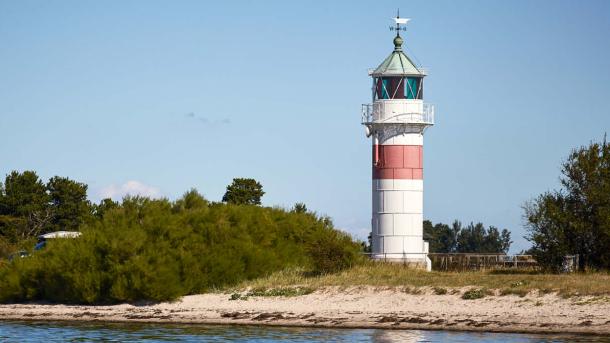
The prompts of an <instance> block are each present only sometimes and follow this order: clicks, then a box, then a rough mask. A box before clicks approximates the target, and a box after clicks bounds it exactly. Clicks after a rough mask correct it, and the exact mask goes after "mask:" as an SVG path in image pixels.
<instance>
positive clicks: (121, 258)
mask: <svg viewBox="0 0 610 343" xmlns="http://www.w3.org/2000/svg"><path fill="white" fill-rule="evenodd" d="M195 193H196V192H195ZM198 196H199V195H198V194H193V192H189V193H187V194H186V195H185V197H184V198H183V199H180V200H177V201H175V202H170V201H167V200H150V199H146V198H139V197H136V198H129V199H125V200H124V201H123V204H121V205H120V206H117V207H116V208H111V209H108V210H107V211H105V213H104V214H103V215H102V216H100V217H99V218H98V219H96V220H93V221H91V222H90V223H88V224H86V225H85V226H84V227H83V228H82V233H83V234H82V236H81V237H79V238H77V239H56V240H51V241H49V243H48V244H47V246H46V247H45V248H44V249H43V250H41V251H37V252H35V253H34V254H33V255H32V256H30V257H27V258H22V259H16V260H15V261H13V262H12V263H8V264H6V265H5V266H4V267H0V301H2V302H9V301H24V300H48V301H54V302H64V303H116V302H125V301H127V302H133V301H138V300H153V301H165V300H173V299H176V298H178V297H180V296H182V295H186V294H194V293H200V292H205V291H206V290H210V289H214V288H218V287H223V286H227V285H232V284H236V283H238V282H240V281H242V280H245V279H252V278H256V277H260V276H263V275H267V274H269V273H272V272H275V271H278V270H281V269H284V268H290V267H297V266H299V267H305V268H309V269H311V270H315V271H317V272H332V271H337V270H340V269H342V268H345V267H347V266H350V265H352V264H354V263H355V262H356V261H357V259H358V249H359V245H358V244H357V243H356V242H354V241H353V240H352V239H351V238H350V237H349V236H347V235H346V234H343V233H341V232H339V231H337V230H335V229H333V228H332V223H330V221H329V220H327V219H325V218H319V217H317V216H315V215H314V214H311V213H295V212H288V211H285V210H282V209H277V208H265V207H259V206H251V205H225V204H217V203H208V202H207V201H205V200H203V198H201V199H197V197H198ZM199 197H200V196H199Z"/></svg>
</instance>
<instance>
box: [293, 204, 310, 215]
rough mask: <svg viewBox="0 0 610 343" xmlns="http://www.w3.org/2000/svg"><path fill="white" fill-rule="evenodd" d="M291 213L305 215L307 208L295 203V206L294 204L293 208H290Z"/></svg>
mask: <svg viewBox="0 0 610 343" xmlns="http://www.w3.org/2000/svg"><path fill="white" fill-rule="evenodd" d="M292 212H296V213H307V206H306V205H305V204H304V203H302V202H297V203H296V204H294V207H293V208H292Z"/></svg>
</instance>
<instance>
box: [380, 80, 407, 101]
mask: <svg viewBox="0 0 610 343" xmlns="http://www.w3.org/2000/svg"><path fill="white" fill-rule="evenodd" d="M404 86H405V85H404V81H403V79H402V78H400V77H382V78H378V79H376V82H375V88H376V92H375V93H376V94H375V95H376V98H377V99H404V94H405V91H404Z"/></svg>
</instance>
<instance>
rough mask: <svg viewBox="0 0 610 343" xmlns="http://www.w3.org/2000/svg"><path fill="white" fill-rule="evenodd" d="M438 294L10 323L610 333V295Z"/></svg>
mask: <svg viewBox="0 0 610 343" xmlns="http://www.w3.org/2000/svg"><path fill="white" fill-rule="evenodd" d="M455 293H456V294H445V295H436V294H434V292H433V291H432V289H423V290H422V291H421V294H409V293H405V292H402V291H400V290H398V289H389V288H386V289H380V288H371V287H358V288H351V289H338V288H329V287H327V288H324V289H320V290H317V291H315V292H313V293H311V294H307V295H302V296H296V297H249V298H248V299H247V300H230V297H231V295H230V294H218V293H217V294H202V295H191V296H185V297H183V298H182V299H180V300H179V301H175V302H171V303H158V304H135V305H133V304H120V305H109V306H80V305H60V304H4V305H0V318H2V319H4V320H53V321H55V320H69V321H118V322H164V323H202V324H255V325H281V326H317V327H346V328H357V327H358V328H391V329H432V330H434V329H442V330H465V331H494V332H538V333H545V332H548V333H550V332H553V333H590V334H610V297H608V296H602V297H594V296H587V297H571V298H567V299H564V298H562V297H559V296H557V295H554V294H546V295H538V294H532V293H530V294H528V295H527V296H525V297H519V296H514V295H508V296H499V295H498V296H493V295H491V296H486V297H485V298H482V299H477V300H464V299H461V297H460V294H458V293H457V292H455Z"/></svg>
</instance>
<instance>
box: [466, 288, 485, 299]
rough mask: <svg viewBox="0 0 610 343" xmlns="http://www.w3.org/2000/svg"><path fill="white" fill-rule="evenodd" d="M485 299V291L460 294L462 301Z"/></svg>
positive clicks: (477, 290)
mask: <svg viewBox="0 0 610 343" xmlns="http://www.w3.org/2000/svg"><path fill="white" fill-rule="evenodd" d="M484 297H485V291H484V290H482V289H470V290H467V291H466V292H464V294H462V299H465V300H474V299H481V298H484Z"/></svg>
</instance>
